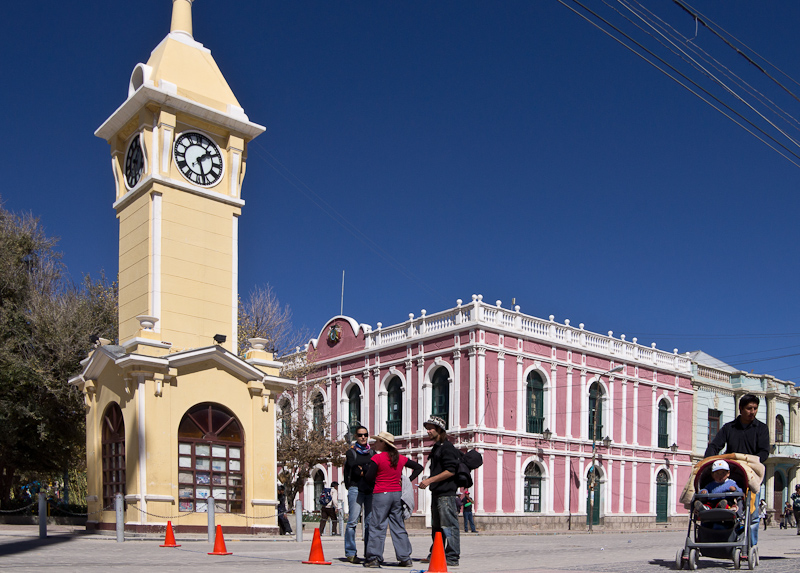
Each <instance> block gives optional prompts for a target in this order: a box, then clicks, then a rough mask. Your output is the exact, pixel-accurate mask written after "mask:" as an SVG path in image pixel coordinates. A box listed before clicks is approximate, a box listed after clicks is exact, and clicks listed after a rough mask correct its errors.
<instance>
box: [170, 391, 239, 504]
mask: <svg viewBox="0 0 800 573" xmlns="http://www.w3.org/2000/svg"><path fill="white" fill-rule="evenodd" d="M178 497H179V498H180V502H179V511H197V512H205V511H208V498H209V497H213V498H214V509H215V511H223V512H224V511H228V512H234V513H244V434H243V433H242V427H241V425H240V424H239V421H238V420H237V419H236V417H235V416H234V415H233V413H231V412H230V411H229V410H228V409H227V408H225V407H223V406H221V405H219V404H209V403H205V404H198V405H197V406H194V407H192V408H191V409H190V410H189V411H188V412H186V414H184V416H183V419H181V424H180V426H178Z"/></svg>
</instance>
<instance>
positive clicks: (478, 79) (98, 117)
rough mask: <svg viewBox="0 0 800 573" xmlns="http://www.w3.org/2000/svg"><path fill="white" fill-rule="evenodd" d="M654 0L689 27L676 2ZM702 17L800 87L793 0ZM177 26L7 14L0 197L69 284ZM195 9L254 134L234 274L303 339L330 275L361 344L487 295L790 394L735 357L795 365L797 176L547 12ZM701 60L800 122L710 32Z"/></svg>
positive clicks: (225, 5) (36, 11)
mask: <svg viewBox="0 0 800 573" xmlns="http://www.w3.org/2000/svg"><path fill="white" fill-rule="evenodd" d="M565 2H566V3H568V4H570V5H572V6H574V7H576V9H579V7H578V6H577V5H576V4H574V3H572V1H571V0H565ZM584 3H585V4H586V5H587V6H589V7H590V8H592V9H593V10H596V11H597V12H598V13H602V14H603V15H605V16H607V17H609V18H612V19H614V21H615V22H616V24H617V25H619V27H620V28H621V29H623V30H626V31H627V32H628V33H630V34H632V35H636V36H637V38H639V39H640V40H641V41H642V42H643V43H645V44H646V45H649V46H650V47H651V48H652V47H653V46H654V44H653V42H652V38H648V37H647V36H646V35H645V34H643V33H642V32H641V31H638V30H635V29H634V28H633V26H632V24H631V23H630V22H627V21H625V20H624V19H622V18H621V17H620V16H619V14H617V13H615V12H613V10H612V9H611V8H610V6H612V7H615V8H616V9H618V10H620V11H621V12H624V11H625V7H624V4H622V3H613V2H611V1H610V0H609V2H608V4H604V3H603V2H602V1H601V0H586V1H585V2H584ZM631 5H634V4H633V3H631ZM643 5H644V6H645V7H646V8H649V9H650V10H652V12H653V13H655V14H656V15H658V16H659V17H660V18H661V19H663V20H664V21H665V22H668V23H670V24H671V25H672V26H674V27H675V28H676V29H677V30H679V31H680V32H681V33H683V34H686V35H689V36H692V35H694V30H695V24H694V21H693V19H692V18H691V17H690V16H689V15H688V14H686V12H684V11H683V10H681V9H680V8H679V7H678V6H677V5H675V4H674V3H673V2H670V1H667V0H658V1H647V2H643ZM691 5H692V6H693V7H694V8H696V9H697V10H699V11H700V12H702V13H703V14H704V15H705V16H707V17H708V18H709V19H710V20H712V21H713V22H715V23H716V25H719V26H720V27H721V28H724V29H725V30H727V31H728V32H729V33H731V34H733V35H734V36H736V37H737V38H739V39H740V40H741V41H743V42H744V43H745V44H747V45H748V46H750V47H751V48H752V49H753V50H755V51H756V52H758V53H759V54H761V55H762V56H763V57H765V58H766V59H767V60H769V62H771V63H772V64H774V65H776V66H777V67H779V68H780V69H781V70H783V71H784V72H786V73H787V74H788V75H790V76H792V77H795V78H800V70H798V55H799V54H798V49H799V48H800V45H798V42H797V40H796V31H797V27H798V23H800V3H796V2H775V1H773V2H759V1H756V0H752V1H743V0H731V1H728V2H724V3H722V2H715V1H711V0H693V1H692V2H691ZM634 6H635V5H634ZM170 12H171V2H170V1H169V0H139V1H137V2H105V1H104V2H100V1H94V2H56V1H54V0H43V1H42V2H36V3H31V2H14V3H11V4H10V5H9V6H7V7H6V11H5V13H6V21H7V22H15V24H14V25H13V26H7V27H6V30H5V33H4V35H3V37H2V38H0V45H1V46H2V51H3V54H4V59H3V63H2V70H3V74H4V77H6V81H5V82H4V84H5V89H4V90H3V91H2V92H0V101H2V103H3V109H4V110H5V112H6V115H5V117H4V124H5V130H4V136H3V137H2V138H0V156H2V157H3V165H4V167H5V177H4V185H3V186H2V187H0V194H2V198H3V201H4V202H5V207H6V208H7V209H10V210H14V211H22V210H27V211H32V212H33V213H35V214H37V215H38V216H40V217H41V220H42V223H43V224H44V226H45V228H46V230H47V232H48V233H49V234H51V235H55V236H58V237H60V238H61V241H60V245H59V247H60V249H61V250H62V251H63V252H64V254H65V262H66V263H67V265H68V268H69V270H70V271H71V273H72V274H73V275H75V276H76V277H80V275H81V274H83V273H90V274H93V275H97V274H98V273H99V271H100V270H101V269H104V270H105V271H106V273H107V274H109V275H111V276H113V275H115V274H116V270H117V236H118V229H117V222H116V219H115V216H114V211H113V209H112V202H113V198H114V191H113V179H112V174H111V170H110V169H109V165H110V158H109V150H108V146H107V144H106V143H105V141H103V140H101V139H98V138H95V137H94V136H93V132H94V130H95V129H96V128H97V127H98V126H99V125H100V124H101V123H102V122H103V121H104V120H105V119H106V118H107V117H108V116H109V115H110V114H111V113H112V112H113V111H114V110H115V109H116V108H117V106H119V105H120V104H121V103H122V102H123V100H124V98H125V97H126V95H127V84H128V79H129V77H130V73H131V70H132V69H133V67H134V66H135V65H136V63H138V62H144V61H147V58H148V56H149V54H150V51H151V50H152V49H153V48H154V47H155V46H156V45H157V44H158V42H159V41H160V40H161V39H162V38H163V37H164V36H165V35H166V33H167V32H168V30H169V20H170ZM193 13H194V36H195V39H197V40H198V41H200V42H202V43H203V44H204V45H205V46H206V47H208V48H210V49H211V51H212V54H213V55H214V57H215V59H216V61H217V63H218V64H219V66H220V68H221V70H222V72H223V74H225V76H226V78H227V79H228V82H229V84H230V85H231V88H232V89H233V91H234V93H235V94H236V95H237V97H238V99H239V101H240V103H241V104H242V106H243V107H244V109H245V111H246V113H247V114H248V115H249V117H250V119H251V120H253V121H255V122H257V123H260V124H262V125H264V126H266V128H267V131H266V133H264V134H263V135H262V136H260V137H259V138H258V139H257V140H256V141H255V142H253V144H252V145H251V146H250V149H249V162H248V170H247V177H246V179H245V184H244V188H243V196H244V199H245V201H246V206H245V209H244V211H243V216H242V218H241V221H240V233H241V235H240V256H241V257H242V261H258V262H257V264H254V265H252V266H246V265H244V264H243V265H242V266H241V268H240V292H241V293H242V295H246V294H247V292H248V291H249V290H250V289H251V288H252V287H253V286H254V285H256V284H263V283H269V284H270V285H272V287H273V288H274V290H275V292H276V293H277V295H278V297H279V298H280V300H281V302H283V303H287V304H289V305H290V306H291V308H292V311H293V313H294V317H295V323H296V325H297V326H306V327H307V328H309V330H311V331H312V333H313V334H314V335H316V333H318V332H319V329H320V328H321V327H322V325H323V324H324V323H325V322H326V321H327V320H328V319H329V318H330V317H332V316H334V315H336V314H338V313H339V304H340V289H341V275H342V270H345V271H346V286H345V299H344V310H345V314H347V315H349V316H352V317H353V318H355V319H356V320H357V321H359V322H365V323H368V324H371V325H372V326H373V327H374V326H375V325H376V323H377V322H379V321H380V322H382V323H383V324H384V325H389V324H395V323H398V322H402V321H403V320H405V319H406V318H407V316H408V313H414V314H415V315H417V316H418V315H419V313H420V309H423V308H424V309H426V310H427V311H428V313H429V314H430V313H433V312H436V311H439V310H443V309H445V308H449V307H452V306H454V305H455V301H456V299H458V298H461V299H464V300H465V301H466V300H469V299H470V296H471V295H472V294H477V293H480V294H483V295H484V300H487V301H492V302H493V301H495V300H497V299H500V300H502V301H503V305H504V306H506V307H509V306H510V305H511V300H512V298H516V301H517V304H519V305H520V306H521V309H522V311H523V312H525V313H527V314H532V315H534V316H539V317H547V316H549V315H550V314H553V315H555V318H556V320H558V321H559V322H563V320H564V319H566V318H568V319H570V320H571V322H572V324H578V323H581V322H582V323H585V325H586V328H587V329H589V330H592V331H595V332H601V333H605V332H607V331H609V330H613V331H614V333H615V336H618V335H619V334H625V335H626V336H627V338H628V339H629V340H630V339H631V338H633V337H634V336H635V337H638V339H639V342H640V343H643V344H646V345H649V344H650V343H651V342H656V343H657V346H658V348H661V349H666V350H670V351H671V350H672V349H673V348H676V347H677V348H678V349H679V351H680V352H685V351H690V350H696V349H703V350H705V351H706V352H708V353H710V354H712V355H715V356H717V357H719V358H722V359H723V360H726V361H728V362H730V363H732V364H736V365H738V366H740V367H741V368H742V369H745V370H751V369H753V370H755V371H756V372H766V373H773V374H774V375H775V376H777V377H779V378H782V379H789V380H800V355H798V356H788V357H786V358H782V359H774V360H768V361H761V362H749V361H750V360H753V359H762V358H770V357H775V356H784V355H792V354H800V324H799V323H800V310H799V309H798V305H797V303H796V302H795V295H796V292H797V289H796V285H797V283H798V279H799V278H800V276H798V275H799V274H800V273H798V264H797V261H798V245H800V242H798V232H799V230H798V229H799V227H798V225H797V224H796V221H797V212H798V206H799V205H798V203H799V202H800V200H799V199H798V188H797V187H798V186H797V181H798V175H800V169H798V167H797V166H795V165H793V164H792V163H790V162H789V161H787V160H786V159H784V158H783V157H781V156H780V155H778V154H777V153H776V152H775V151H773V150H771V149H769V148H768V147H766V146H765V145H764V144H763V143H761V142H760V141H758V140H757V139H756V138H754V137H753V136H752V135H750V134H748V133H746V132H745V131H744V130H743V129H741V128H740V127H738V126H737V125H735V124H734V123H732V122H731V121H730V120H729V119H727V118H725V117H723V116H722V115H721V114H720V113H718V112H717V111H715V110H713V109H712V108H711V107H709V106H708V105H707V104H705V103H703V102H702V101H700V100H699V99H698V98H697V97H695V96H694V95H692V94H690V93H688V92H687V91H686V90H685V89H683V88H682V87H680V86H678V85H677V84H675V83H674V82H673V81H672V80H670V79H669V78H667V77H666V76H665V75H663V74H662V73H660V72H659V71H657V70H655V69H654V68H653V67H652V66H650V65H648V64H647V63H645V62H643V61H642V60H641V59H640V58H638V57H637V56H635V55H633V54H632V53H630V52H629V51H628V50H626V49H625V48H624V47H622V46H620V45H619V44H618V43H617V42H615V41H614V40H612V39H611V38H609V37H608V36H606V35H605V34H603V33H602V32H600V31H598V30H597V29H596V28H594V27H592V26H591V25H590V24H588V23H587V22H585V21H584V20H583V19H581V18H580V17H579V16H577V15H576V14H575V13H573V12H571V11H570V10H568V9H567V8H566V7H564V6H563V5H561V4H560V3H559V2H557V0H535V1H524V2H523V1H504V2H489V1H482V2H474V1H437V2H416V1H408V2H398V1H393V2H391V1H380V2H376V1H367V0H363V1H349V2H329V1H319V2H311V1H304V0H299V1H293V2H265V1H263V0H261V1H255V0H242V1H239V2H230V1H225V2H223V1H222V0H196V2H195V5H194V9H193ZM647 42H650V43H649V44H647ZM693 43H694V44H695V45H696V46H700V47H702V48H703V49H706V50H708V51H709V52H710V53H712V54H713V55H714V57H715V58H717V59H718V61H719V62H722V63H723V64H724V65H725V66H726V67H728V68H729V69H731V70H736V72H737V73H739V74H741V75H742V77H745V78H747V79H748V80H749V81H751V82H752V83H753V85H754V87H755V89H757V90H759V92H760V93H763V94H764V95H767V96H768V97H770V98H772V99H773V100H774V101H776V102H777V103H778V104H779V105H781V107H782V109H784V110H786V112H787V113H789V114H792V115H794V116H797V115H800V103H799V102H798V101H796V100H794V99H793V98H792V97H790V96H789V95H787V94H786V93H785V92H783V91H782V90H781V89H780V88H779V87H778V86H776V85H775V84H774V83H772V82H770V81H769V80H768V79H767V78H766V76H765V75H764V74H762V73H760V72H758V71H757V70H756V69H755V68H754V67H753V66H750V65H749V64H747V63H746V62H744V60H743V59H742V58H741V57H740V56H737V55H736V53H735V52H734V51H733V50H732V49H730V48H728V47H726V46H725V45H724V44H722V42H720V41H719V39H718V38H715V37H714V36H713V35H711V34H710V33H709V32H708V31H707V30H706V29H704V28H703V27H700V28H699V32H698V35H697V38H695V39H694V40H693ZM653 49H654V51H656V53H658V54H660V55H662V56H663V57H668V56H667V55H666V54H667V53H666V51H665V50H664V49H663V48H661V49H660V50H658V49H655V48H653ZM670 61H671V62H672V63H673V65H675V67H676V68H678V69H679V70H681V71H683V72H684V73H687V74H690V75H692V74H693V77H695V78H697V77H698V75H697V74H696V73H693V72H691V71H690V67H689V65H688V64H687V63H686V62H681V61H679V60H677V59H676V58H674V57H672V58H671V60H670ZM785 82H786V84H787V86H789V87H790V89H793V90H794V92H795V93H800V87H798V86H797V85H794V84H790V80H785ZM705 85H706V86H708V85H710V84H705ZM709 89H711V90H715V89H716V88H709ZM715 93H721V92H720V90H718V89H716V92H715ZM728 101H730V100H728ZM745 113H749V112H745ZM748 117H751V118H753V117H755V116H754V115H752V114H750V115H749V116H748ZM787 146H789V147H793V145H792V144H787ZM794 149H797V148H796V147H794ZM319 198H322V199H324V201H325V203H326V204H327V205H328V206H324V205H323V207H320V205H322V203H321V202H320V199H319ZM331 208H332V209H334V210H335V213H338V214H340V215H341V217H340V216H338V215H336V214H335V213H334V212H333V211H332V210H331ZM750 353H756V354H750Z"/></svg>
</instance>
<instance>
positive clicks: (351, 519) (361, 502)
mask: <svg viewBox="0 0 800 573" xmlns="http://www.w3.org/2000/svg"><path fill="white" fill-rule="evenodd" d="M362 508H363V510H364V519H363V520H362V522H363V524H364V547H365V548H366V546H367V543H368V542H369V525H368V524H369V518H370V515H371V514H372V495H371V494H363V493H361V492H359V491H358V488H357V487H352V486H351V487H350V488H348V489H347V512H348V513H347V527H346V528H345V530H344V554H345V555H346V556H348V557H349V556H351V555H356V554H357V553H358V550H357V549H356V526H357V525H358V516H359V515H361V510H362Z"/></svg>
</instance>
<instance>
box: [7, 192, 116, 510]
mask: <svg viewBox="0 0 800 573" xmlns="http://www.w3.org/2000/svg"><path fill="white" fill-rule="evenodd" d="M56 242H57V241H56V239H54V238H52V237H47V236H46V235H45V233H44V231H43V229H42V227H41V225H40V224H39V221H38V219H36V218H34V217H33V216H32V215H30V214H23V215H17V214H14V213H11V212H9V211H6V210H5V209H4V208H3V206H2V203H1V202H0V424H1V425H2V429H3V431H2V432H0V468H2V469H0V502H6V501H8V499H9V497H10V494H11V491H12V488H13V487H14V484H15V482H16V480H18V479H19V476H20V474H21V473H23V472H24V473H26V474H28V475H30V474H31V473H34V474H56V473H58V474H62V473H63V472H64V471H65V470H67V469H68V468H70V467H71V466H73V465H75V464H77V463H80V462H81V461H82V460H83V458H84V449H85V433H84V423H85V415H84V407H83V397H82V396H81V394H80V392H78V391H77V390H76V389H75V388H74V387H71V386H70V385H69V383H68V380H69V379H70V378H71V377H72V376H74V375H75V374H77V373H78V372H79V371H80V368H81V365H80V361H81V360H82V359H83V358H85V357H86V355H87V353H88V352H89V350H91V348H92V343H91V341H90V335H91V334H96V335H98V336H102V337H105V338H110V339H115V338H116V336H117V334H116V333H117V310H116V308H117V296H116V290H117V289H116V285H115V284H113V283H112V284H109V283H108V282H107V281H106V279H105V277H101V279H100V280H98V281H94V280H92V279H91V278H89V277H86V278H84V281H83V282H82V283H81V284H77V285H76V284H74V283H72V282H71V281H70V280H69V279H68V278H67V277H66V272H65V268H64V266H63V264H62V262H61V255H60V253H58V252H57V251H55V245H56Z"/></svg>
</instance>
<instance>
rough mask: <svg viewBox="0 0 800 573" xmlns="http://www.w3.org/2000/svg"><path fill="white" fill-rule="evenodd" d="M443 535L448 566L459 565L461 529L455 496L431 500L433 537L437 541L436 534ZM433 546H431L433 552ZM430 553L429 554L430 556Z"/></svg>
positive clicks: (434, 496) (435, 497)
mask: <svg viewBox="0 0 800 573" xmlns="http://www.w3.org/2000/svg"><path fill="white" fill-rule="evenodd" d="M437 531H439V532H441V533H442V542H443V543H444V557H445V559H446V560H447V564H448V565H450V564H454V563H458V558H459V556H460V555H461V528H460V527H459V525H458V503H456V496H455V495H445V496H442V497H439V496H437V495H435V494H434V495H433V497H432V498H431V537H433V539H434V540H436V532H437ZM432 551H433V545H431V551H430V552H432ZM430 552H429V554H430Z"/></svg>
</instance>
